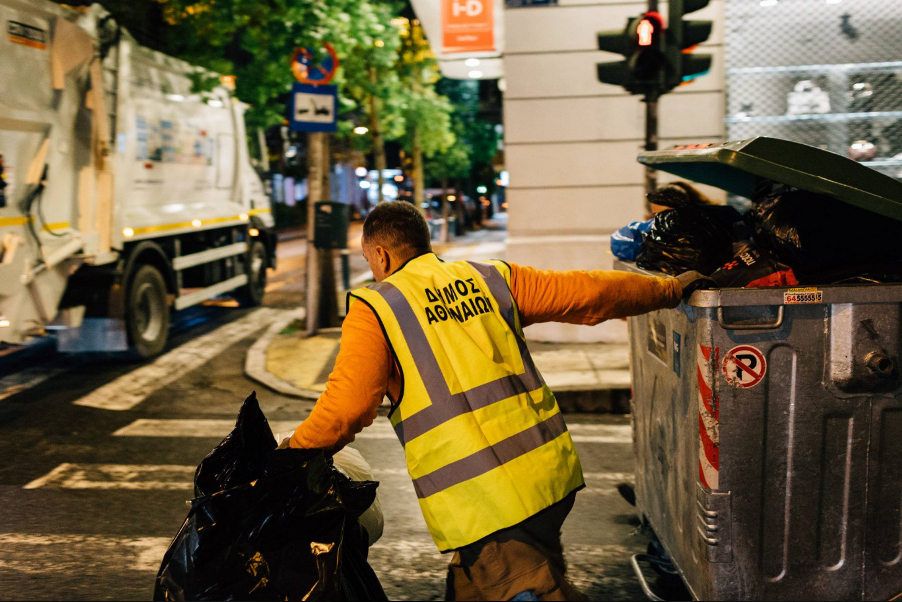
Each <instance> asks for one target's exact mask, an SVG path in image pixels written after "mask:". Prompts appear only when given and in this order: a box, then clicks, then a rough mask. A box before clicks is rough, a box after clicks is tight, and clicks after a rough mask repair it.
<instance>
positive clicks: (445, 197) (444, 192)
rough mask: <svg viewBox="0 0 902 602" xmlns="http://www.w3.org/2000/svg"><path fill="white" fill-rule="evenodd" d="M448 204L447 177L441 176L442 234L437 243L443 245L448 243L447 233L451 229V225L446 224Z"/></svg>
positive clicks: (448, 212)
mask: <svg viewBox="0 0 902 602" xmlns="http://www.w3.org/2000/svg"><path fill="white" fill-rule="evenodd" d="M449 204H450V203H448V176H442V233H441V236H440V237H439V242H441V243H442V244H443V245H444V244H447V243H448V238H449V237H448V232H449V229H450V228H451V224H450V223H449V222H448V220H449V219H451V210H450V207H448V205H449Z"/></svg>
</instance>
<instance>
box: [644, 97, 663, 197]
mask: <svg viewBox="0 0 902 602" xmlns="http://www.w3.org/2000/svg"><path fill="white" fill-rule="evenodd" d="M659 98H660V96H659V95H658V93H657V92H654V93H652V94H649V95H647V96H646V97H645V101H644V102H645V150H647V151H656V150H658V99H659ZM657 189H658V174H657V172H656V171H655V170H654V169H652V168H651V167H646V168H645V193H646V194H651V193H652V192H654V191H655V190H657ZM645 209H646V211H648V212H649V213H651V203H649V202H648V199H647V198H646V200H645Z"/></svg>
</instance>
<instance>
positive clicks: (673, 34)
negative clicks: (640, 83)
mask: <svg viewBox="0 0 902 602" xmlns="http://www.w3.org/2000/svg"><path fill="white" fill-rule="evenodd" d="M710 2H711V0H670V27H668V28H667V34H666V43H667V48H666V51H665V52H666V54H667V62H668V63H669V65H670V69H669V70H668V72H667V89H668V90H672V89H674V88H676V87H677V86H681V85H683V84H687V83H689V82H691V81H692V80H694V79H696V78H697V77H701V76H702V75H705V74H706V73H708V71H710V70H711V55H710V54H693V53H692V51H693V50H694V49H695V47H696V46H698V45H699V44H701V43H703V42H705V41H707V39H708V38H709V37H711V29H712V26H713V23H712V22H711V21H684V20H683V17H684V16H685V15H688V14H689V13H694V12H696V11H698V10H701V9H703V8H705V7H706V6H708V4H710Z"/></svg>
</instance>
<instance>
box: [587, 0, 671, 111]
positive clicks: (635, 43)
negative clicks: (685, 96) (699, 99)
mask: <svg viewBox="0 0 902 602" xmlns="http://www.w3.org/2000/svg"><path fill="white" fill-rule="evenodd" d="M664 42H665V40H664V19H663V18H662V17H661V15H659V14H658V13H656V12H647V13H645V14H644V15H641V16H639V17H635V18H632V19H630V20H629V22H628V23H627V25H626V29H625V30H622V31H605V32H601V33H599V34H598V49H599V50H605V51H607V52H613V53H616V54H620V55H623V56H624V57H625V58H626V60H623V61H616V62H613V63H600V64H599V65H598V81H600V82H602V83H605V84H612V85H615V86H622V87H623V88H625V89H626V90H627V91H628V92H630V93H631V94H644V95H646V96H648V95H654V94H661V93H662V92H663V88H664V86H665V85H666V70H667V59H666V55H665V50H666V46H665V43H664Z"/></svg>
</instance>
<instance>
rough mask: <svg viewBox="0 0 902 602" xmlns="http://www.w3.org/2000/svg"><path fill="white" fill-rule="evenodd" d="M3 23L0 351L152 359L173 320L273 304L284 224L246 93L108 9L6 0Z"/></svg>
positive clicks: (1, 0)
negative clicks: (271, 274)
mask: <svg viewBox="0 0 902 602" xmlns="http://www.w3.org/2000/svg"><path fill="white" fill-rule="evenodd" d="M0 21H2V26H3V27H4V28H5V33H6V35H5V36H4V37H3V39H2V40H0V81H2V82H3V84H2V85H0V343H13V344H15V343H22V342H24V341H27V340H29V339H31V338H33V337H36V336H43V335H46V334H48V333H52V332H55V333H56V335H57V337H58V345H59V349H60V350H61V351H125V350H131V352H132V353H135V354H137V355H139V356H142V357H150V356H153V355H155V354H158V353H159V352H160V351H162V350H163V348H164V346H165V344H166V339H167V335H168V330H169V323H170V312H171V311H177V310H182V309H185V308H187V307H190V306H193V305H197V304H200V303H203V302H205V301H207V300H208V299H211V298H213V297H217V296H220V295H231V296H234V297H235V298H236V299H237V300H238V301H239V302H240V303H241V304H242V305H248V306H253V305H257V304H259V303H261V300H262V297H263V294H264V291H265V285H266V275H267V269H269V268H272V267H274V265H275V237H274V235H273V231H272V227H273V225H274V224H273V218H272V215H271V211H270V205H269V200H268V197H267V195H266V193H265V191H264V188H263V185H262V183H261V181H260V178H259V176H258V175H257V173H256V171H255V170H254V168H253V166H252V165H251V161H250V157H249V151H248V147H247V142H246V134H245V126H244V112H245V110H246V108H247V105H244V104H242V103H240V102H239V101H237V100H236V99H234V98H232V96H231V94H230V85H233V84H234V80H233V79H231V78H229V77H220V76H218V75H217V74H213V73H210V72H208V71H205V70H203V69H201V68H199V67H196V66H193V65H190V64H188V63H186V62H184V61H181V60H178V59H175V58H172V57H169V56H166V55H164V54H161V53H159V52H156V51H153V50H151V49H148V48H145V47H142V46H141V45H139V44H138V43H136V41H135V39H134V38H133V37H132V36H131V35H130V34H129V33H128V31H126V30H125V29H123V28H122V27H120V26H119V25H118V24H117V23H116V22H115V20H114V19H113V18H112V17H111V16H110V15H109V13H107V12H106V11H105V10H104V9H103V8H102V7H101V6H99V5H96V4H95V5H93V6H91V7H86V8H78V9H75V8H69V7H65V6H61V5H57V4H55V3H52V2H49V1H45V0H0ZM211 82H213V83H211Z"/></svg>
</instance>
